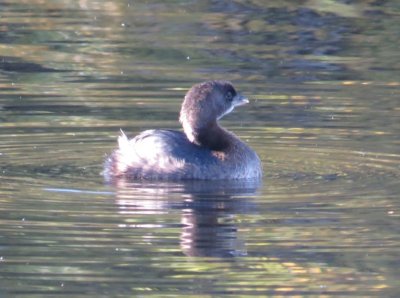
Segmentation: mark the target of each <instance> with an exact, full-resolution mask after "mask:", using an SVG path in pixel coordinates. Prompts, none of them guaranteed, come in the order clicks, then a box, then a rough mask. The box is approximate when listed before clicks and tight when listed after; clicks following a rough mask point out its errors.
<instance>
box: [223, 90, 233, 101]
mask: <svg viewBox="0 0 400 298" xmlns="http://www.w3.org/2000/svg"><path fill="white" fill-rule="evenodd" d="M225 98H226V100H227V101H232V100H233V94H232V92H231V91H228V92H227V93H226V95H225Z"/></svg>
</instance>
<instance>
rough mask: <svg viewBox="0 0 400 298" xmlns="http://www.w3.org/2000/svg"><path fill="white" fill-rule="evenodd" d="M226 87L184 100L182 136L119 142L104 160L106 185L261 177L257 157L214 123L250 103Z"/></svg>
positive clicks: (199, 88) (209, 86)
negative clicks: (122, 179)
mask: <svg viewBox="0 0 400 298" xmlns="http://www.w3.org/2000/svg"><path fill="white" fill-rule="evenodd" d="M248 102H249V101H248V100H247V98H245V97H243V96H242V95H240V94H238V93H237V92H236V91H235V89H234V88H233V86H232V84H231V83H230V82H226V81H207V82H204V83H201V84H197V85H194V86H193V87H192V88H191V89H190V90H189V91H188V93H187V94H186V96H185V99H184V101H183V104H182V108H181V113H180V119H179V120H180V122H181V123H182V126H183V130H184V132H180V131H174V130H146V131H144V132H142V133H141V134H139V135H138V136H136V137H135V138H133V139H131V140H128V138H127V137H126V136H125V134H124V133H122V134H121V136H120V137H119V138H118V144H119V148H118V149H116V150H115V151H114V152H113V153H112V154H111V155H110V156H109V157H108V158H107V160H106V162H105V169H104V175H105V177H106V179H107V180H112V179H114V178H118V177H125V178H128V179H160V180H184V179H202V180H219V179H244V178H258V177H261V173H262V170H261V163H260V159H259V158H258V156H257V154H256V153H255V152H254V151H253V150H252V149H251V148H250V147H249V146H247V145H246V144H245V143H243V142H242V141H241V140H239V138H237V137H236V136H235V135H234V134H232V133H230V132H228V131H226V130H225V129H223V128H222V127H220V126H219V125H218V119H220V118H222V116H224V115H226V114H228V113H229V112H231V111H232V110H233V109H234V108H235V107H237V106H240V105H243V104H246V103H248Z"/></svg>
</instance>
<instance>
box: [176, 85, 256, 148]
mask: <svg viewBox="0 0 400 298" xmlns="http://www.w3.org/2000/svg"><path fill="white" fill-rule="evenodd" d="M248 102H249V101H248V99H247V98H245V97H244V96H242V95H240V94H239V93H237V92H236V90H235V88H234V87H233V86H232V84H231V83H230V82H227V81H207V82H204V83H200V84H197V85H194V86H193V87H192V88H191V89H190V90H189V91H188V92H187V93H186V96H185V99H184V101H183V103H182V108H181V112H180V118H179V120H180V122H181V123H182V126H183V130H184V131H185V134H186V136H187V137H188V139H189V140H190V141H191V142H195V143H196V140H197V135H198V134H199V132H200V131H204V130H205V129H207V128H211V127H214V126H215V125H217V120H219V119H221V118H222V117H223V116H224V115H226V114H228V113H230V112H232V110H233V109H234V108H235V107H237V106H241V105H243V104H246V103H248Z"/></svg>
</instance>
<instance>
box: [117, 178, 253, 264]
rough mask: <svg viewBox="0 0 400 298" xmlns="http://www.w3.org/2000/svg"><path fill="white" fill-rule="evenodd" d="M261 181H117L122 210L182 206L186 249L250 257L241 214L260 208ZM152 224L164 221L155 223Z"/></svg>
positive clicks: (188, 252)
mask: <svg viewBox="0 0 400 298" xmlns="http://www.w3.org/2000/svg"><path fill="white" fill-rule="evenodd" d="M259 185H260V181H259V180H236V181H186V182H182V181H180V182H154V181H153V182H148V181H144V182H128V181H125V180H118V181H116V182H115V186H116V202H117V204H118V209H119V213H121V214H125V215H136V214H153V215H154V214H158V215H162V214H166V213H169V212H171V210H181V220H180V223H181V224H182V229H181V235H180V247H181V250H182V252H183V253H184V254H185V255H187V256H211V257H234V256H243V255H246V248H245V243H244V241H243V240H242V238H241V237H240V235H239V233H238V227H237V220H236V215H238V214H246V213H250V212H254V211H255V210H256V207H255V204H254V202H253V201H252V199H251V197H252V196H254V195H255V194H256V191H257V189H258V187H259ZM139 225H140V224H139ZM139 225H138V224H135V225H134V226H135V227H138V226H139ZM123 226H124V227H127V226H128V225H123ZM146 226H147V227H149V224H148V223H147V225H146ZM151 227H160V228H162V227H163V225H162V224H157V223H155V224H154V225H152V226H151Z"/></svg>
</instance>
